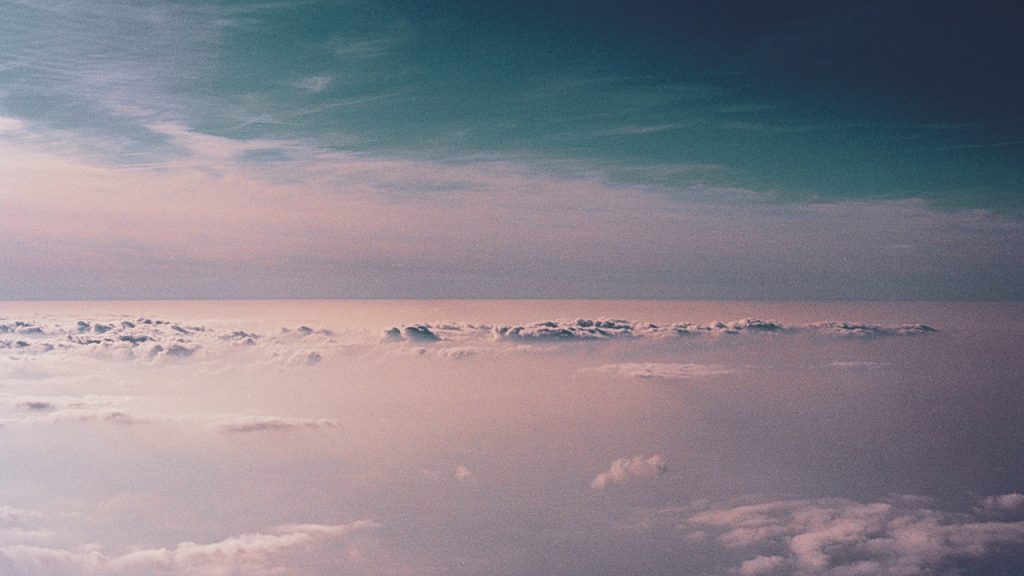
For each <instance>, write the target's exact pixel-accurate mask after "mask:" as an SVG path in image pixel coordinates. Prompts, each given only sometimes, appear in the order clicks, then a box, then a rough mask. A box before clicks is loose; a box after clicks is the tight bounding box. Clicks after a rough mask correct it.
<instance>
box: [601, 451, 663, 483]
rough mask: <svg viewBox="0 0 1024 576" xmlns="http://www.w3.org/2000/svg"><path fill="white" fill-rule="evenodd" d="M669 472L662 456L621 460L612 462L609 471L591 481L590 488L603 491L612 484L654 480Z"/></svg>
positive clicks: (640, 456)
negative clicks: (646, 479) (644, 479)
mask: <svg viewBox="0 0 1024 576" xmlns="http://www.w3.org/2000/svg"><path fill="white" fill-rule="evenodd" d="M667 471H668V466H666V465H665V459H664V458H662V457H661V456H660V455H658V454H655V455H653V456H649V457H644V456H643V455H637V456H633V457H631V458H619V459H618V460H615V461H614V462H612V464H611V466H610V467H609V468H608V470H605V471H604V472H601V473H600V474H598V475H597V476H595V477H594V479H593V480H591V481H590V487H591V488H593V489H595V490H602V489H604V488H605V487H607V486H608V485H610V484H622V483H624V482H629V481H631V480H634V479H637V478H653V477H655V476H659V475H661V474H664V473H665V472H667Z"/></svg>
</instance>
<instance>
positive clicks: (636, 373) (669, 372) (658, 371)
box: [598, 362, 735, 380]
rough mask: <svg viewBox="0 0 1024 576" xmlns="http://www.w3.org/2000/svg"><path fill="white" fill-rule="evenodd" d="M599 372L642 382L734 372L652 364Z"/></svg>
mask: <svg viewBox="0 0 1024 576" xmlns="http://www.w3.org/2000/svg"><path fill="white" fill-rule="evenodd" d="M598 371H599V372H604V373H606V374H615V375H619V376H626V377H630V378H640V379H642V380H653V379H658V380H691V379H694V378H707V377H710V376H722V375H725V374H732V373H733V372H735V370H733V369H731V368H727V367H725V366H722V365H720V364H660V363H654V362H644V363H625V364H605V365H604V366H601V367H600V368H598Z"/></svg>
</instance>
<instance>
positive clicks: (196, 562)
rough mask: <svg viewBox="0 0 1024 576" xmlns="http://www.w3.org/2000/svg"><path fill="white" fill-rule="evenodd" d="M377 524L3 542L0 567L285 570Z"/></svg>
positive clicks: (245, 574)
mask: <svg viewBox="0 0 1024 576" xmlns="http://www.w3.org/2000/svg"><path fill="white" fill-rule="evenodd" d="M378 527H379V524H377V523H376V522H374V521H372V520H358V521H355V522H351V523H348V524H288V525H282V526H277V527H275V528H273V529H271V530H269V531H267V532H256V533H248V534H240V535H237V536H231V537H229V538H225V539H224V540H221V541H219V542H212V543H208V544H197V543H194V542H182V543H180V544H178V545H177V546H175V547H173V548H139V549H136V550H132V551H129V552H125V553H123V554H120V555H110V554H106V553H104V552H103V551H102V550H101V549H100V548H99V547H97V546H86V547H82V548H75V549H61V548H46V547H40V546H29V545H8V546H0V566H6V567H7V568H8V569H10V570H13V573H15V574H29V573H31V574H44V573H59V574H96V575H108V574H109V575H114V574H153V573H160V574H169V575H181V576H185V575H195V574H211V575H212V574H235V575H238V576H257V575H261V574H272V573H273V574H281V573H286V572H287V571H288V570H289V569H290V568H289V567H290V566H293V565H294V563H295V562H296V558H301V557H302V556H305V555H309V554H323V553H326V550H327V549H328V548H329V547H331V546H332V545H334V544H336V543H337V542H338V541H343V540H344V539H345V538H347V537H349V536H350V535H352V534H354V533H357V532H365V531H368V530H373V529H376V528H378Z"/></svg>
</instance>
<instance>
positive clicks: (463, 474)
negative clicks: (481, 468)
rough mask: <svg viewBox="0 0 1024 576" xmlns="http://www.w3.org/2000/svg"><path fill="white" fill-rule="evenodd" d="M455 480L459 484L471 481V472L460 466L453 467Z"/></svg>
mask: <svg viewBox="0 0 1024 576" xmlns="http://www.w3.org/2000/svg"><path fill="white" fill-rule="evenodd" d="M455 479H456V480H458V481H459V482H467V481H469V480H472V479H473V471H472V470H470V469H469V468H466V467H465V466H463V465H462V464H459V465H458V466H456V467H455Z"/></svg>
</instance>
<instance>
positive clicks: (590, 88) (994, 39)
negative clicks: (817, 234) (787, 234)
mask: <svg viewBox="0 0 1024 576" xmlns="http://www.w3.org/2000/svg"><path fill="white" fill-rule="evenodd" d="M0 12H2V14H3V18H0V117H4V118H7V119H8V121H9V123H12V124H11V125H12V126H16V129H12V130H8V131H7V132H3V133H0V136H2V137H4V138H5V139H6V141H7V142H8V143H9V144H10V145H11V146H15V147H17V148H18V149H19V150H28V149H32V150H45V151H46V152H47V153H51V154H58V155H61V156H63V157H68V156H74V157H76V158H79V159H81V160H82V161H83V162H87V163H92V164H97V165H101V166H103V167H105V168H109V169H111V170H124V171H134V172H138V171H143V172H146V173H148V174H151V175H156V174H158V173H159V172H160V171H165V172H168V171H169V172H174V171H175V170H178V169H180V163H182V162H186V163H187V162H193V164H194V163H195V162H198V160H199V159H198V158H197V149H196V148H195V147H190V146H189V145H188V144H186V143H185V142H183V141H182V139H181V138H180V136H181V134H183V133H186V134H188V135H191V136H204V137H211V138H216V139H219V140H218V141H219V142H221V143H233V144H234V145H236V146H237V149H236V150H235V151H234V152H232V153H231V154H230V160H231V162H233V163H235V164H237V165H240V166H245V167H248V168H250V169H252V170H255V171H265V172H269V173H272V174H273V179H274V181H278V182H279V181H281V180H287V181H289V182H293V183H298V184H301V183H302V182H303V181H304V179H306V178H308V170H309V169H311V167H315V166H317V162H319V160H318V159H319V158H322V157H323V155H325V154H343V155H348V156H349V157H356V158H360V159H362V160H369V159H388V161H399V160H400V161H402V162H411V163H417V165H418V166H421V167H423V166H431V167H438V169H440V170H461V169H465V168H466V167H478V168H481V169H482V168H483V167H485V166H487V165H488V163H493V162H499V163H511V165H514V166H515V167H517V168H516V169H517V170H519V169H523V170H526V171H532V173H534V174H543V175H546V176H548V177H550V178H552V179H555V180H558V179H561V178H569V179H574V181H577V182H578V181H579V180H580V179H584V180H585V179H589V178H597V179H598V180H600V181H601V182H602V183H603V185H604V186H607V187H608V188H609V189H630V190H635V189H641V190H646V191H647V192H649V193H650V194H653V195H658V196H663V197H668V198H678V199H684V200H692V199H694V197H695V196H698V197H699V201H700V202H710V203H711V204H713V205H716V206H726V205H727V206H734V207H735V206H739V208H738V210H741V211H742V210H749V208H750V206H752V204H750V203H749V202H748V201H747V200H744V198H747V197H746V196H743V195H744V194H753V195H755V197H756V201H755V204H756V205H757V206H762V207H764V210H769V211H770V210H772V209H771V208H770V205H771V204H772V203H775V202H778V201H780V200H781V201H783V204H784V205H789V206H796V207H799V206H801V205H808V204H813V205H815V206H818V205H832V204H836V203H838V204H839V205H844V206H849V205H857V206H861V205H862V204H861V203H864V202H867V203H875V202H904V203H906V202H909V203H912V204H913V203H915V202H916V203H917V204H914V206H916V207H917V208H919V209H927V210H934V211H935V212H936V214H938V213H942V212H948V211H952V212H953V213H959V214H963V213H965V212H971V211H975V210H978V211H982V212H984V213H985V214H987V215H988V217H991V218H997V219H1005V221H1000V223H999V225H998V226H1016V225H1017V223H1018V221H1019V218H1020V216H1021V214H1022V208H1024V202H1022V198H1024V195H1022V187H1024V170H1022V169H1021V166H1022V165H1024V112H1022V111H1021V108H1020V106H1019V102H1022V101H1024V81H1022V79H1021V75H1020V74H1019V73H1018V70H1017V68H1018V63H1017V58H1018V56H1019V54H1021V53H1024V41H1022V40H1021V39H1020V36H1019V34H1018V31H1017V24H1018V23H1019V22H1020V21H1021V17H1022V16H1024V10H1022V9H1021V7H1020V6H1019V5H1015V4H1013V3H1009V2H1007V3H998V2H988V3H980V4H978V5H972V6H971V7H970V8H967V7H964V6H963V5H960V4H956V5H954V3H945V2H939V3H934V2H932V3H916V2H895V3H893V2H837V3H831V2H829V3H821V2H781V3H771V4H770V5H769V4H768V3H763V2H742V1H737V0H733V1H728V2H673V3H660V2H632V3H621V2H576V1H574V0H569V1H562V2H532V1H527V2H516V3H508V2H479V1H478V2H472V1H465V2H461V1H454V2H411V1H410V2H402V1H376V0H375V1H372V2H368V1H359V0H354V1H350V2H299V1H287V0H282V1H266V2H248V3H234V2H219V3H218V2H144V3H130V4H124V3H120V2H80V3H64V2H18V1H4V2H0ZM13 123H16V124H13ZM168 126H174V127H176V128H175V130H168V129H167V127H168ZM202 160H203V162H204V163H206V164H209V162H210V161H211V158H210V157H208V156H207V157H204V158H203V159H202ZM233 165H234V164H233ZM205 170H206V171H207V172H208V173H212V172H218V173H219V172H222V170H220V169H218V168H211V167H210V166H209V165H207V166H206V168H205ZM134 172H133V173H134ZM112 186H114V187H117V185H113V184H112ZM499 188H500V186H499ZM375 189H376V190H377V192H378V193H379V194H378V197H380V198H392V199H394V198H398V200H393V201H395V202H402V201H404V200H403V199H408V197H409V196H410V195H412V196H417V197H421V196H423V195H434V196H431V197H433V198H435V200H436V201H437V202H438V204H437V205H438V206H440V205H442V204H443V202H444V200H443V199H438V198H437V197H436V194H438V193H440V194H442V195H443V194H446V193H448V192H451V191H453V190H455V191H465V190H468V189H474V190H475V188H474V185H473V184H471V183H468V182H467V180H466V178H464V177H462V176H459V177H455V176H442V177H437V178H418V177H416V175H415V174H413V173H412V172H409V173H407V175H406V177H404V178H402V182H401V184H391V185H387V186H375ZM21 192H22V193H25V194H27V192H25V191H21ZM480 192H481V193H482V194H487V192H486V191H480ZM67 193H68V194H72V195H73V194H74V192H73V191H71V190H69V191H67ZM211 193H214V192H212V191H211ZM497 193H500V192H497ZM8 194H9V195H10V196H11V198H15V197H17V195H18V194H16V193H15V192H14V191H13V189H9V191H8ZM139 194H141V195H142V196H144V195H145V192H144V191H140V192H139ZM737 194H739V196H737ZM142 196H140V197H142ZM252 200H253V202H255V203H257V204H258V203H260V202H261V200H260V199H259V198H258V197H254V198H253V199H252ZM389 201H392V200H389ZM416 201H421V200H419V199H417V200H416ZM14 205H15V206H16V205H17V203H15V204H14ZM925 207H926V208H925ZM155 210H157V211H158V209H155ZM65 212H66V214H67V216H68V217H69V218H74V217H81V214H78V215H77V216H76V211H75V210H72V209H71V208H68V209H67V210H66V211H65ZM972 217H977V216H976V215H975V216H972ZM1004 233H1005V231H1004ZM1017 240H1020V239H1019V238H1016V237H1015V238H1014V241H1017ZM126 242H128V243H129V244H131V243H132V242H133V241H132V240H131V239H127V240H126ZM897 244H899V242H897ZM752 257H753V256H752ZM754 258H755V259H756V257H754ZM988 258H989V260H990V261H991V262H992V264H993V266H994V268H993V270H995V268H999V267H1001V266H1002V265H1006V264H1008V263H1007V262H1006V261H1005V260H1000V258H1002V256H999V255H991V256H989V257H988ZM39 265H40V266H41V265H42V264H39ZM37 267H38V266H37ZM588 274H589V272H588ZM673 274H678V272H673ZM584 275H585V276H586V274H584ZM211 282H213V280H211ZM665 283H666V285H670V284H672V282H671V281H670V279H668V278H666V279H665ZM945 284H946V285H947V287H948V285H949V283H948V282H946V283H945ZM1011 284H1012V283H1011ZM33 290H35V288H31V287H30V286H29V285H27V284H26V285H25V286H22V287H20V288H18V289H16V290H14V292H15V293H17V294H20V295H22V296H25V295H31V293H32V291H33ZM366 290H369V288H366V289H365V290H363V289H360V290H355V292H356V293H360V294H363V293H364V292H366ZM524 290H525V288H524ZM101 292H102V291H101ZM115 292H116V291H115ZM285 292H287V293H289V294H291V293H292V292H289V291H288V290H285ZM298 292H299V293H301V292H302V290H298ZM316 292H317V294H320V293H321V292H322V291H320V290H318V291H316ZM342 292H343V293H345V294H347V293H348V292H345V291H342ZM399 292H401V291H399ZM440 292H441V293H446V292H445V290H440ZM570 292H571V290H570ZM583 292H586V293H589V292H587V291H586V290H584V291H583ZM611 292H612V293H619V292H623V291H622V290H619V291H616V290H612V291H611ZM626 292H628V291H626ZM655 292H656V293H657V294H663V291H660V290H658V291H655ZM698 292H700V291H698ZM726 292H727V293H730V294H733V293H734V292H735V291H731V290H726ZM785 292H788V289H782V293H785ZM811 292H814V290H811ZM855 292H856V291H855ZM911 292H913V291H911ZM940 292H943V293H944V294H946V295H948V296H956V295H959V294H961V291H960V290H959V289H948V290H945V291H940ZM968 292H969V293H976V294H977V295H979V297H981V296H985V297H990V296H992V294H990V291H989V290H988V289H987V288H986V289H983V290H981V289H979V290H968ZM62 293H63V292H62ZM173 293H174V294H180V293H181V292H178V291H173ZM184 293H186V294H192V292H190V291H188V290H186V291H185V292H184ZM201 293H205V292H204V291H203V290H199V291H198V292H197V294H201ZM273 293H277V292H273ZM432 293H433V292H432ZM482 293H491V291H489V290H483V291H482ZM602 293H603V292H602ZM995 293H996V294H998V295H1000V297H1006V296H1007V295H1010V294H1017V293H1018V292H1017V289H1015V288H1013V287H1012V286H1011V285H1009V284H1005V285H1003V286H1002V287H1001V288H999V289H998V290H996V291H995ZM146 294H149V291H147V292H146ZM687 294H690V292H687V291H685V290H684V291H683V292H682V293H681V294H679V295H682V296H685V295H687ZM743 294H746V292H743ZM743 294H734V295H743ZM193 295H194V294H193ZM294 295H300V294H294ZM524 295H525V294H524ZM746 295H748V296H759V294H756V293H751V294H746ZM847 295H849V294H847ZM853 295H856V294H853ZM865 295H866V294H865ZM768 296H772V297H775V296H778V293H775V292H772V293H771V294H769V295H768ZM870 296H871V297H879V296H881V297H887V296H899V297H903V296H913V294H910V293H907V292H906V291H901V290H895V291H893V292H891V293H888V292H886V291H884V290H883V291H882V293H881V294H871V295H870Z"/></svg>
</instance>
